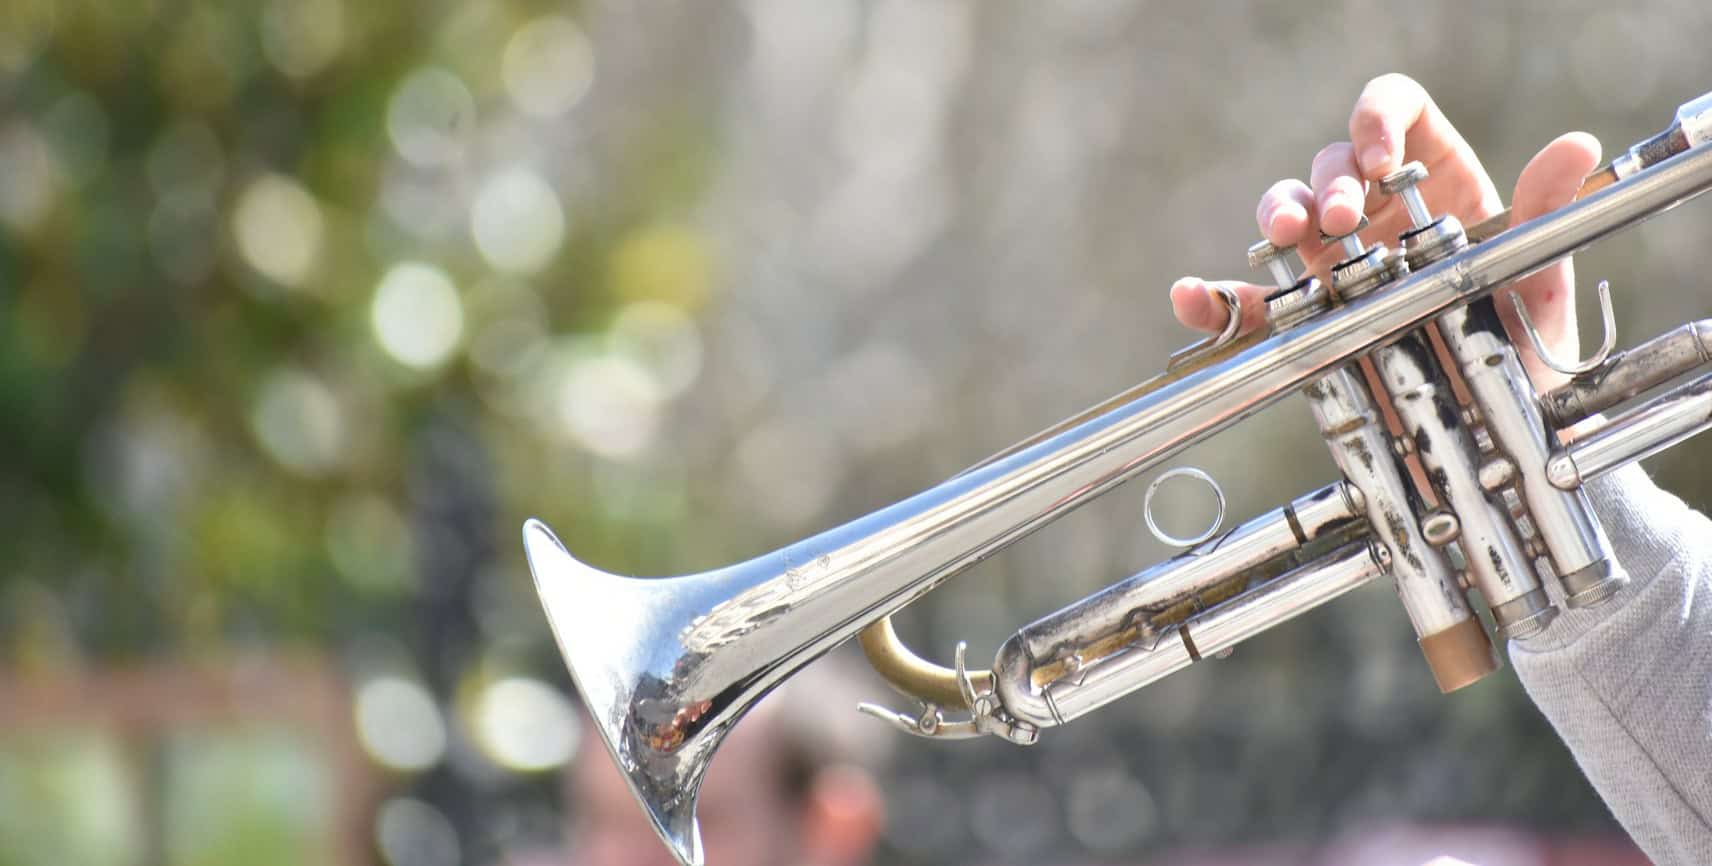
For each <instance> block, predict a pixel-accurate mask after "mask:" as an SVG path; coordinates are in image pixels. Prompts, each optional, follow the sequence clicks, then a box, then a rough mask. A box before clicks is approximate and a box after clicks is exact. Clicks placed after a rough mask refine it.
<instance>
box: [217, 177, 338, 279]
mask: <svg viewBox="0 0 1712 866" xmlns="http://www.w3.org/2000/svg"><path fill="white" fill-rule="evenodd" d="M324 231H325V229H324V227H323V224H322V218H321V207H320V205H318V204H317V203H316V201H315V197H314V196H313V195H310V194H309V191H308V190H306V189H304V188H303V186H302V185H301V184H299V183H297V182H296V181H295V180H293V179H292V178H289V177H286V176H284V175H278V174H266V175H262V176H261V177H258V178H256V179H255V180H253V181H251V182H250V184H249V186H247V187H245V188H244V191H243V193H242V194H241V195H240V196H239V197H238V206H237V209H236V210H234V211H233V213H232V234H233V235H234V236H235V237H236V239H237V242H238V250H239V251H240V252H242V253H243V256H244V261H245V262H247V263H248V264H249V265H250V267H253V268H255V269H256V270H257V271H259V272H260V273H261V274H262V275H263V276H266V277H267V278H268V279H271V280H273V281H274V282H276V283H279V284H281V285H285V286H293V287H296V286H301V285H303V284H304V283H305V282H306V281H308V280H309V278H310V277H311V276H313V274H314V271H315V265H316V263H317V262H318V261H319V259H320V257H321V247H322V243H323V239H322V235H323V232H324Z"/></svg>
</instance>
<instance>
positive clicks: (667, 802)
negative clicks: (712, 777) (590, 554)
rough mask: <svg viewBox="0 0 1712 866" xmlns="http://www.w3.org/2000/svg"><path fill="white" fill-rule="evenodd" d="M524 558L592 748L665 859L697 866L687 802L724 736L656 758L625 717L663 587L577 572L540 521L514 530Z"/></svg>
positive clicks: (698, 847) (697, 841) (712, 734)
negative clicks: (616, 772)
mask: <svg viewBox="0 0 1712 866" xmlns="http://www.w3.org/2000/svg"><path fill="white" fill-rule="evenodd" d="M523 549H524V553H525V556H526V558H527V559H528V561H529V571H530V573H531V574H532V575H533V576H534V579H535V590H536V592H537V593H538V594H539V595H540V597H541V607H542V609H543V610H544V611H545V612H546V614H547V624H548V626H549V627H551V629H552V631H553V639H554V641H555V642H556V643H557V644H558V647H559V654H560V655H561V656H563V657H564V660H565V666H566V667H567V668H569V669H570V672H571V680H572V681H573V682H574V683H575V684H576V687H577V692H578V693H579V694H581V695H582V698H583V703H584V705H585V707H586V708H587V710H588V713H589V716H590V719H591V721H592V722H593V725H594V729H595V731H596V732H597V733H598V734H600V740H601V743H602V744H603V745H604V746H606V750H607V752H608V753H609V754H610V755H611V756H612V760H613V762H614V763H615V764H617V766H618V767H619V769H620V770H621V771H622V772H623V775H624V780H625V783H626V784H628V785H629V786H630V792H631V793H632V794H633V795H635V797H636V800H637V802H639V803H641V804H642V806H643V811H644V812H645V813H646V814H647V816H648V822H649V823H650V824H651V825H652V826H653V827H654V832H655V833H657V834H659V836H660V839H661V840H663V841H664V842H665V843H666V845H667V846H668V847H669V848H671V850H672V854H673V856H675V857H676V858H677V859H678V862H679V863H682V864H684V866H702V863H703V853H702V844H701V827H700V825H699V824H698V822H697V821H696V816H695V811H696V801H697V799H698V797H699V795H700V791H701V782H702V778H703V776H704V775H705V774H706V771H707V765H708V762H709V760H710V759H711V758H712V756H713V751H714V748H715V747H716V746H717V745H718V744H719V741H720V740H722V739H723V738H724V735H725V730H726V727H725V726H718V727H716V728H714V729H711V730H708V731H705V732H704V733H703V734H702V735H701V736H699V737H697V738H696V741H695V742H692V743H685V744H683V745H682V746H681V747H680V748H677V749H675V750H673V751H671V752H661V751H658V750H654V749H651V748H649V747H648V746H646V745H645V744H644V743H643V742H641V741H640V740H639V738H638V734H637V726H636V724H635V720H634V719H633V718H632V712H631V707H632V706H633V702H634V700H635V698H636V694H635V693H636V690H637V684H638V682H639V681H640V680H641V678H642V675H643V674H644V673H645V672H646V671H647V670H648V669H649V667H650V662H651V661H652V660H651V659H650V658H649V657H648V656H647V655H646V650H647V648H648V647H649V646H650V644H651V643H652V642H651V641H648V640H645V639H644V640H637V635H639V634H647V633H649V632H650V631H651V628H650V627H651V626H652V627H658V626H659V624H660V623H661V619H662V616H663V615H665V613H666V611H664V610H663V609H662V607H663V606H662V604H661V603H660V599H659V598H658V596H659V595H660V593H659V592H657V591H652V590H658V589H663V588H664V587H660V586H657V585H659V584H667V583H671V582H672V580H671V579H665V580H648V579H637V578H626V577H620V576H618V575H613V574H608V573H606V572H604V571H601V570H599V569H596V568H594V567H592V566H589V565H587V564H584V563H582V562H579V561H578V560H577V559H576V558H575V557H573V556H571V554H570V551H568V550H566V549H565V545H564V544H563V543H562V542H560V541H559V538H558V536H556V535H554V534H553V531H552V530H551V529H549V528H547V525H546V524H544V523H542V522H541V521H539V520H534V519H531V520H529V521H527V522H526V523H524V524H523ZM651 584H652V585H656V586H651Z"/></svg>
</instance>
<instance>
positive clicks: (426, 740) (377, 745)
mask: <svg viewBox="0 0 1712 866" xmlns="http://www.w3.org/2000/svg"><path fill="white" fill-rule="evenodd" d="M356 723H357V736H358V737H359V738H360V739H361V741H362V744H363V748H364V749H365V750H366V751H367V752H368V753H369V756H370V757H372V758H374V760H375V761H377V762H379V763H380V764H382V765H383V766H386V767H389V768H391V769H394V770H404V771H415V770H426V769H428V768H429V767H432V766H434V765H435V764H437V763H439V762H440V759H441V758H442V757H443V756H444V755H445V753H446V725H445V721H444V720H443V719H442V717H441V715H440V707H439V705H437V704H436V703H435V702H434V696H433V695H431V694H429V692H428V690H427V689H425V688H423V687H422V685H421V684H420V683H418V682H416V681H414V680H409V679H405V678H404V677H399V676H377V677H375V678H373V679H370V680H368V681H367V682H364V683H363V684H361V685H360V686H358V687H357V700H356Z"/></svg>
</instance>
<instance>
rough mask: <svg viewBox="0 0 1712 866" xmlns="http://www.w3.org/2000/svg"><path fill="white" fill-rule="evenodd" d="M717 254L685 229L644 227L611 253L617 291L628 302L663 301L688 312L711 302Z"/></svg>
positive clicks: (612, 278) (681, 227)
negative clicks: (714, 257) (714, 255)
mask: <svg viewBox="0 0 1712 866" xmlns="http://www.w3.org/2000/svg"><path fill="white" fill-rule="evenodd" d="M713 277H714V274H713V254H712V250H711V249H710V248H709V245H708V242H707V239H706V238H705V237H703V236H702V235H701V234H699V233H697V232H696V231H695V230H693V229H691V228H688V227H685V226H680V225H652V226H644V227H642V228H639V229H637V230H636V231H634V232H632V233H631V234H630V235H629V236H628V237H626V238H625V239H624V240H623V241H622V242H620V243H619V244H618V247H617V249H615V250H614V251H613V253H612V264H611V270H610V277H609V278H610V279H611V281H612V288H613V293H614V294H615V295H617V296H618V297H620V298H622V299H624V300H627V301H661V302H664V303H668V304H672V305H674V306H677V307H680V308H682V309H685V310H695V309H699V308H700V307H701V306H702V304H704V303H706V302H707V300H708V294H709V292H710V286H711V284H712V282H713Z"/></svg>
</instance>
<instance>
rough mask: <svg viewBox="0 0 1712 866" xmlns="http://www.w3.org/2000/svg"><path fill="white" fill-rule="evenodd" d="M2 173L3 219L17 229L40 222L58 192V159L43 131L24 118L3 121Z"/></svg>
mask: <svg viewBox="0 0 1712 866" xmlns="http://www.w3.org/2000/svg"><path fill="white" fill-rule="evenodd" d="M0 177H4V178H6V182H5V183H0V221H4V222H5V223H6V224H7V225H9V226H10V227H11V228H13V229H14V230H17V231H21V232H22V231H28V230H30V229H32V228H34V227H35V226H36V225H37V224H38V223H40V222H41V221H42V219H43V218H45V217H46V216H47V215H48V212H49V210H50V209H52V207H53V205H54V202H55V201H56V200H57V197H58V195H59V186H60V183H61V180H60V168H59V161H58V160H57V159H55V158H54V155H53V150H52V148H51V147H50V146H49V144H48V142H47V140H46V139H44V138H43V137H42V134H41V132H40V131H39V130H37V129H36V128H35V127H34V126H32V125H30V124H29V123H27V122H24V121H21V120H13V121H11V122H5V121H0Z"/></svg>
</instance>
